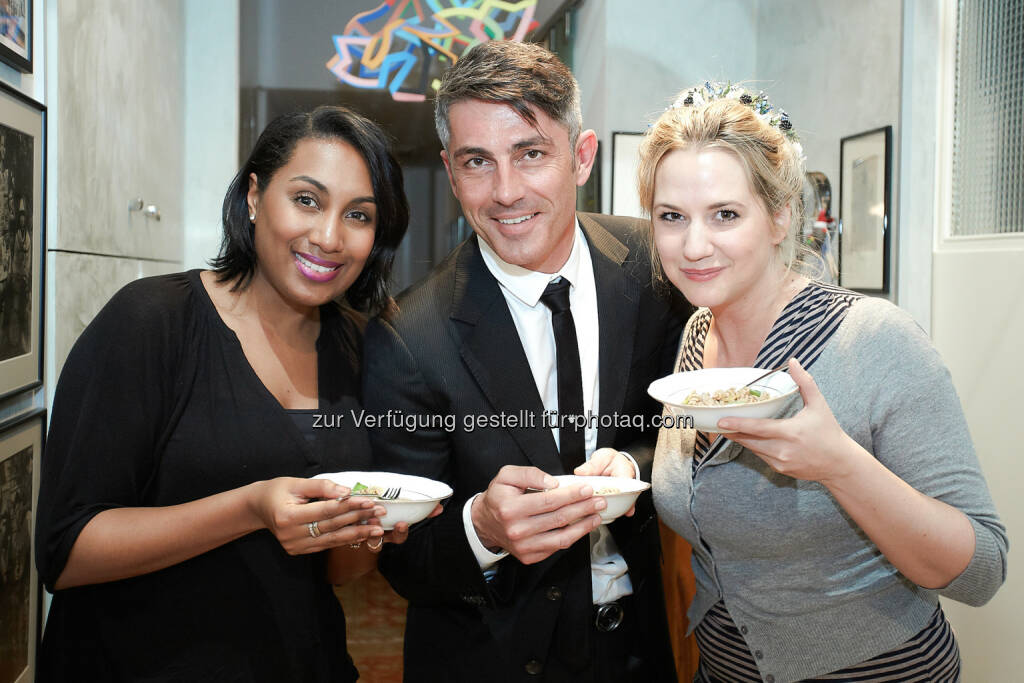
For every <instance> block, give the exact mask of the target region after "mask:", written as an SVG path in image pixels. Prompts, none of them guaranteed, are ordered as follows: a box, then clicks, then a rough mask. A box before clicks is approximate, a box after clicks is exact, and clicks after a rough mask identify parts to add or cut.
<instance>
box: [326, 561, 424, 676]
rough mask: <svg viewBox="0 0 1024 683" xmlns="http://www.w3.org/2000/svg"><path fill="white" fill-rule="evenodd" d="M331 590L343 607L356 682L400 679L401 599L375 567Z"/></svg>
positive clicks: (402, 623) (403, 612)
mask: <svg viewBox="0 0 1024 683" xmlns="http://www.w3.org/2000/svg"><path fill="white" fill-rule="evenodd" d="M334 592H335V594H337V596H338V598H339V599H340V600H341V604H342V605H343V606H344V609H345V622H346V632H347V635H348V652H349V654H350V655H352V659H353V660H355V663H356V668H357V669H359V680H360V683H363V682H365V683H401V681H402V640H403V636H404V633H405V605H406V603H405V600H403V599H402V598H400V597H399V596H398V595H397V594H396V593H395V592H394V591H393V590H391V586H389V585H388V582H387V581H385V580H384V577H382V576H381V575H380V574H379V573H377V572H376V571H374V572H371V573H370V574H367V575H366V576H364V577H363V578H361V579H359V580H358V581H354V582H353V583H350V584H348V585H347V586H342V587H341V588H335V589H334Z"/></svg>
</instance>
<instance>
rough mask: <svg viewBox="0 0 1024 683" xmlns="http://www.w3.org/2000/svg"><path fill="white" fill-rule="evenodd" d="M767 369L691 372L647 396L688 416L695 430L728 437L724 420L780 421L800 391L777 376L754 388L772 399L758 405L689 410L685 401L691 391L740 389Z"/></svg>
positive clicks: (658, 384) (657, 385)
mask: <svg viewBox="0 0 1024 683" xmlns="http://www.w3.org/2000/svg"><path fill="white" fill-rule="evenodd" d="M766 372H768V368H707V369H704V370H692V371H690V372H677V373H675V374H674V375H669V376H668V377H662V378H661V379H659V380H655V381H654V382H652V383H651V386H650V387H648V388H647V393H648V394H650V395H651V396H653V397H654V398H655V399H657V400H659V401H661V402H662V403H663V404H665V407H666V408H668V409H669V411H670V412H671V413H672V414H673V415H675V416H676V417H680V416H683V415H689V416H690V417H692V418H693V426H694V428H695V429H699V430H700V431H702V432H718V433H725V432H728V431H730V430H725V429H720V428H719V427H718V421H719V420H721V419H722V418H723V417H779V416H780V415H781V414H782V411H783V409H784V408H785V407H786V404H787V403H788V402H789V399H790V398H791V397H792V396H793V394H795V393H796V392H797V391H798V389H797V386H796V382H794V381H793V378H792V377H790V376H789V373H788V372H777V373H775V374H774V375H769V376H768V377H765V378H764V379H763V380H760V381H758V382H757V384H754V385H752V387H751V388H752V389H757V390H758V391H765V392H768V394H769V395H770V396H771V398H769V399H768V400H767V401H761V402H759V403H739V404H734V405H727V406H688V405H684V404H683V400H684V399H685V398H686V396H687V395H688V394H689V393H690V392H691V391H697V392H705V391H715V390H716V389H730V388H739V387H742V386H743V385H745V384H746V383H747V382H749V381H751V380H752V379H754V378H755V377H757V376H758V375H763V374H764V373H766Z"/></svg>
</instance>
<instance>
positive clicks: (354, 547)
mask: <svg viewBox="0 0 1024 683" xmlns="http://www.w3.org/2000/svg"><path fill="white" fill-rule="evenodd" d="M362 545H363V542H362V541H359V542H358V543H349V544H348V547H349V548H352V550H358V549H359V548H360V547H362Z"/></svg>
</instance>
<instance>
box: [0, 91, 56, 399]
mask: <svg viewBox="0 0 1024 683" xmlns="http://www.w3.org/2000/svg"><path fill="white" fill-rule="evenodd" d="M45 136H46V107H44V106H43V105H42V104H40V103H39V102H36V101H35V100H33V99H32V98H30V97H28V96H27V95H25V94H24V93H22V92H20V91H18V90H15V89H14V88H11V87H10V86H8V85H7V84H5V83H2V82H0V400H3V399H5V398H7V397H9V396H12V395H14V394H17V393H19V392H22V391H26V390H28V389H32V388H34V387H37V386H40V385H41V384H42V383H43V306H44V297H43V287H44V283H45V282H46V278H45V272H44V270H45V264H46V259H45V253H46V239H45V226H46V209H45V201H46V191H45V187H44V183H45V178H46V168H45V164H46V148H45V145H46V140H45Z"/></svg>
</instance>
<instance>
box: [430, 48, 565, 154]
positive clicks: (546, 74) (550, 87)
mask: <svg viewBox="0 0 1024 683" xmlns="http://www.w3.org/2000/svg"><path fill="white" fill-rule="evenodd" d="M470 99H471V100H481V101H483V102H495V103H499V104H507V105H508V106H510V107H512V108H513V109H515V110H516V112H518V114H519V115H520V116H522V117H523V119H524V120H525V121H527V122H528V123H529V124H530V125H532V126H535V125H536V124H537V118H536V116H535V115H534V113H533V110H532V109H531V107H536V108H537V109H539V110H540V111H542V112H544V113H545V114H547V115H548V116H550V117H551V118H552V119H554V120H555V121H558V122H559V123H561V124H562V125H563V126H565V127H566V128H567V129H568V130H569V146H570V149H575V148H576V141H577V140H578V139H579V136H580V131H581V130H582V129H583V115H582V113H581V112H580V86H579V84H578V83H577V82H576V78H575V77H574V76H573V75H572V72H571V71H569V68H568V67H566V66H565V64H563V63H562V61H561V60H560V59H558V57H557V56H556V55H554V54H553V53H551V52H549V51H548V50H545V49H544V48H543V47H541V46H540V45H537V44H536V43H518V42H512V41H507V40H492V41H488V42H485V43H478V44H477V45H475V46H474V47H473V48H472V49H470V50H469V51H467V52H466V53H465V54H464V55H462V56H461V57H460V58H459V59H458V61H457V62H455V64H453V65H452V66H451V67H450V68H449V69H448V71H446V72H445V74H444V76H443V77H442V78H441V86H440V88H439V89H438V91H437V98H436V99H435V100H434V125H435V126H436V128H437V137H439V138H440V139H441V145H442V146H443V147H444V148H445V149H446V150H447V149H448V143H449V142H450V141H451V125H450V123H449V120H448V116H449V112H450V110H451V107H452V105H453V104H455V103H456V102H459V101H461V100H470Z"/></svg>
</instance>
